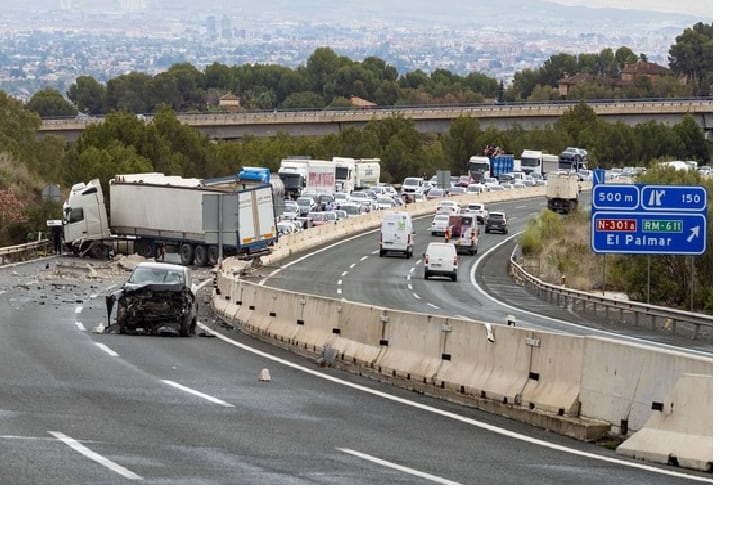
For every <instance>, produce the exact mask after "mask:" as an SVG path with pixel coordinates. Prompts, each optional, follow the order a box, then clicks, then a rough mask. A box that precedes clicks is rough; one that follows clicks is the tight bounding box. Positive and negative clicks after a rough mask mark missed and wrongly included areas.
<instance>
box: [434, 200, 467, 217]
mask: <svg viewBox="0 0 738 553" xmlns="http://www.w3.org/2000/svg"><path fill="white" fill-rule="evenodd" d="M440 213H445V214H446V215H459V214H460V213H461V206H459V202H455V201H454V200H441V202H440V203H439V204H438V207H437V208H436V214H440Z"/></svg>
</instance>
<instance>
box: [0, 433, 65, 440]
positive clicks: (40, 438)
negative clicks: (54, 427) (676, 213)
mask: <svg viewBox="0 0 738 553" xmlns="http://www.w3.org/2000/svg"><path fill="white" fill-rule="evenodd" d="M0 440H41V441H44V440H49V441H51V440H56V438H51V437H49V436H10V435H7V434H6V435H5V436H0Z"/></svg>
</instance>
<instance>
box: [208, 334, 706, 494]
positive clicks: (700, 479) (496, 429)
mask: <svg viewBox="0 0 738 553" xmlns="http://www.w3.org/2000/svg"><path fill="white" fill-rule="evenodd" d="M197 326H199V327H200V328H203V329H205V330H207V331H208V332H209V333H210V334H212V335H213V336H215V337H216V338H218V339H219V340H223V341H224V342H226V343H227V344H231V345H232V346H235V347H237V348H239V349H242V350H244V351H248V352H249V353H253V354H254V355H258V356H260V357H263V358H265V359H269V360H270V361H274V362H275V363H280V364H281V365H284V366H286V367H291V368H293V369H296V370H298V371H302V372H304V373H306V374H311V375H313V376H316V377H318V378H322V379H323V380H327V381H329V382H333V383H335V384H340V385H341V386H346V387H347V388H353V389H354V390H358V391H360V392H366V393H367V394H372V395H374V396H377V397H381V398H384V399H387V400H389V401H394V402H397V403H401V404H403V405H407V406H409V407H413V408H415V409H419V410H421V411H427V412H429V413H435V414H436V415H440V416H442V417H446V418H448V419H453V420H456V421H458V422H462V423H465V424H468V425H471V426H475V427H477V428H481V429H482V430H488V431H489V432H494V433H495V434H499V435H501V436H506V437H508V438H512V439H514V440H519V441H521V442H527V443H529V444H533V445H538V446H541V447H546V448H548V449H553V450H555V451H561V452H563V453H570V454H571V455H577V456H579V457H586V458H588V459H595V460H598V461H602V462H605V463H612V464H614V465H621V466H625V467H630V468H635V469H640V470H644V471H646V472H654V473H658V474H665V475H667V476H673V477H675V478H684V479H686V480H696V481H698V482H707V483H712V480H710V479H709V478H703V477H701V476H695V475H691V474H681V473H679V472H673V471H671V470H667V469H662V468H660V467H649V466H647V465H640V464H638V463H637V462H635V461H628V460H625V459H618V458H615V457H606V456H604V455H600V454H599V453H591V452H588V451H580V450H578V449H574V448H571V447H568V446H565V445H561V444H555V443H552V442H547V441H545V440H543V439H541V438H533V437H531V436H526V435H525V434H519V433H518V432H514V431H512V430H507V429H505V428H502V427H500V426H494V425H492V424H489V423H486V422H482V421H478V420H476V419H472V418H471V417H465V416H463V415H457V414H456V413H451V412H449V411H444V410H443V409H439V408H437V407H431V406H429V405H423V404H422V403H418V402H417V401H413V400H412V399H405V398H401V397H397V396H393V395H391V394H389V393H387V392H383V391H381V390H373V389H371V388H367V387H366V386H362V385H361V384H355V383H353V382H346V381H344V380H341V379H340V378H338V377H335V376H331V375H329V374H325V373H322V372H319V371H316V370H314V369H310V368H308V367H305V366H303V365H300V364H298V363H293V362H292V361H288V360H286V359H282V358H280V357H277V356H276V355H272V354H270V353H266V352H264V351H260V350H258V349H255V348H252V347H250V346H247V345H246V344H242V343H240V342H238V341H236V340H234V339H233V338H229V337H228V336H225V335H224V334H221V333H220V332H217V331H215V330H213V329H211V328H210V327H208V326H207V325H205V324H203V323H200V322H198V323H197Z"/></svg>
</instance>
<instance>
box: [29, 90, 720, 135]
mask: <svg viewBox="0 0 738 553" xmlns="http://www.w3.org/2000/svg"><path fill="white" fill-rule="evenodd" d="M576 104H577V102H554V103H541V104H533V103H531V104H476V105H456V106H430V105H427V106H391V107H376V108H370V109H356V110H302V111H285V110H274V111H244V112H239V113H181V114H178V115H177V118H178V119H179V121H180V122H181V123H183V124H186V125H190V126H191V127H195V128H197V129H199V130H201V131H202V132H204V133H205V134H207V135H208V136H210V137H211V138H212V139H213V140H239V139H241V138H242V137H244V136H248V135H251V136H259V137H267V136H275V135H277V133H286V134H292V135H303V136H319V135H324V134H336V133H338V132H340V131H341V130H342V129H345V128H347V127H359V128H360V127H362V126H364V125H365V124H366V123H368V122H369V121H371V120H372V119H375V118H376V119H384V118H387V117H391V116H392V115H393V114H401V115H402V116H404V117H406V118H409V119H413V120H414V121H415V125H416V128H417V129H418V131H420V132H421V133H424V134H425V133H445V132H448V130H449V126H450V124H451V122H452V121H453V120H455V119H457V118H459V117H462V116H467V117H473V118H475V119H478V120H479V123H480V127H481V128H482V129H486V128H488V127H490V126H492V127H495V128H498V129H500V130H508V129H510V128H512V127H513V126H514V125H519V126H520V127H521V128H523V129H524V130H532V129H535V128H544V127H545V126H546V125H553V124H554V123H555V122H556V120H557V119H558V118H559V117H560V116H561V115H563V114H564V113H565V112H567V111H568V110H570V109H572V108H573V107H574V106H575V105H576ZM588 105H589V106H590V107H591V108H592V109H593V110H594V112H595V113H596V114H597V115H598V116H599V117H601V118H602V119H604V120H605V121H607V122H610V123H615V122H616V121H618V120H621V121H623V122H624V123H625V124H627V125H631V126H633V125H636V124H638V123H645V122H647V121H650V120H656V121H657V122H659V123H664V124H667V125H674V124H676V123H679V122H680V121H681V120H682V118H683V117H684V116H685V115H691V116H693V117H694V118H695V120H696V121H697V124H698V125H700V126H702V128H704V129H705V134H706V136H707V137H708V138H710V139H711V138H712V115H713V100H712V98H693V99H674V100H671V99H667V100H648V101H643V100H636V101H632V100H627V101H625V100H624V101H614V100H608V101H592V102H588ZM140 117H142V118H143V119H144V120H147V121H149V120H151V116H148V115H147V116H140ZM102 121H104V116H99V117H98V116H94V117H74V118H66V119H44V120H43V121H42V124H41V129H40V130H39V134H40V135H41V136H43V135H47V134H48V135H55V136H60V137H63V138H64V139H65V140H67V141H69V142H73V141H74V140H76V139H77V137H78V136H79V135H80V134H81V132H82V131H83V130H84V129H85V128H86V127H87V126H89V125H94V124H99V123H101V122H102Z"/></svg>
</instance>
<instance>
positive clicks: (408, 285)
mask: <svg viewBox="0 0 738 553" xmlns="http://www.w3.org/2000/svg"><path fill="white" fill-rule="evenodd" d="M407 289H408V290H412V289H413V285H412V283H411V282H408V283H407Z"/></svg>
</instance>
